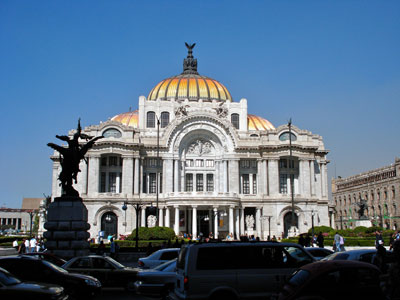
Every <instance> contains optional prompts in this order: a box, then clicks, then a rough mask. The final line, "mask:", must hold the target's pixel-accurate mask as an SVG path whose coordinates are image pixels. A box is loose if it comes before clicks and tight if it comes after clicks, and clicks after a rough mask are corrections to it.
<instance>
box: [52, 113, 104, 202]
mask: <svg viewBox="0 0 400 300" xmlns="http://www.w3.org/2000/svg"><path fill="white" fill-rule="evenodd" d="M80 121H81V119H79V120H78V128H77V130H76V132H75V134H74V136H73V138H72V139H71V138H69V137H68V136H66V135H62V136H59V135H56V138H58V139H60V140H62V141H64V142H67V143H68V148H66V147H63V146H59V145H56V144H53V143H48V144H47V146H49V147H50V148H53V149H54V150H56V151H58V152H59V153H60V155H61V156H62V157H61V159H60V163H61V173H60V175H59V176H58V179H59V180H60V185H61V187H62V190H63V195H62V196H72V197H79V193H78V191H76V190H75V189H74V188H73V186H72V185H73V182H75V183H77V182H78V181H77V175H78V173H79V172H80V171H81V170H80V169H79V163H80V161H81V160H82V159H83V160H85V154H86V152H87V151H88V150H89V149H90V148H92V146H93V145H94V143H95V142H96V141H97V140H99V139H101V138H103V136H98V137H92V136H89V135H87V134H84V133H82V128H81V122H80ZM80 138H81V139H84V140H86V141H88V142H87V143H86V144H84V145H81V144H80V143H79V139H80ZM86 163H87V162H86Z"/></svg>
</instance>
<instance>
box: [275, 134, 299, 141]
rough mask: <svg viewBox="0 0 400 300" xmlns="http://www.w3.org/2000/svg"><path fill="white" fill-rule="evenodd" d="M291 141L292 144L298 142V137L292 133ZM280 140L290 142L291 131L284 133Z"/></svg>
mask: <svg viewBox="0 0 400 300" xmlns="http://www.w3.org/2000/svg"><path fill="white" fill-rule="evenodd" d="M290 139H291V141H292V142H293V141H296V140H297V136H296V135H294V134H293V133H291V135H290ZM279 140H280V141H281V142H284V141H288V140H289V131H287V132H284V133H282V134H281V135H280V136H279Z"/></svg>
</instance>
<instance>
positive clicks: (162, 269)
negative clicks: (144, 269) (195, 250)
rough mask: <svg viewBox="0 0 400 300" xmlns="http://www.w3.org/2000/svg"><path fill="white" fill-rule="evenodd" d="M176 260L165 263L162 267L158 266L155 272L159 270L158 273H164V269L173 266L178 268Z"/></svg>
mask: <svg viewBox="0 0 400 300" xmlns="http://www.w3.org/2000/svg"><path fill="white" fill-rule="evenodd" d="M176 260H177V259H176V258H175V259H173V260H172V261H167V262H165V263H162V264H160V265H158V266H157V267H155V268H154V270H158V271H164V269H166V268H168V267H169V266H170V265H171V264H172V265H173V266H174V267H176Z"/></svg>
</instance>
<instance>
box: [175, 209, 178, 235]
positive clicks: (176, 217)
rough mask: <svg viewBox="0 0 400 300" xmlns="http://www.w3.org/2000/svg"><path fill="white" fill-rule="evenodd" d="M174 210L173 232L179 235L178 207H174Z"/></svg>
mask: <svg viewBox="0 0 400 300" xmlns="http://www.w3.org/2000/svg"><path fill="white" fill-rule="evenodd" d="M174 208H175V224H174V231H175V234H176V235H178V234H179V206H174Z"/></svg>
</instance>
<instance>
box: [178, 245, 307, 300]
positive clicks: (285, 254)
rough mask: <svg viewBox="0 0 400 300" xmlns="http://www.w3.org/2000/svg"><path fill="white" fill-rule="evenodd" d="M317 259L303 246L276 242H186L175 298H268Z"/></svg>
mask: <svg viewBox="0 0 400 300" xmlns="http://www.w3.org/2000/svg"><path fill="white" fill-rule="evenodd" d="M314 261H315V259H314V258H313V257H312V256H311V255H310V254H309V253H307V252H306V251H305V250H304V249H303V247H301V246H300V245H298V244H292V243H277V242H227V243H201V244H189V245H184V246H183V247H182V248H181V252H180V254H179V257H178V261H177V274H176V283H175V288H174V291H173V292H172V293H171V294H170V298H172V299H177V300H178V299H179V300H182V299H261V298H262V299H265V298H268V297H272V296H277V295H278V293H279V291H280V288H281V287H282V285H283V284H284V282H285V280H286V278H287V277H288V276H289V275H291V274H292V273H293V272H294V271H295V270H296V269H297V268H299V267H301V266H303V265H305V264H308V263H311V262H314Z"/></svg>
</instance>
